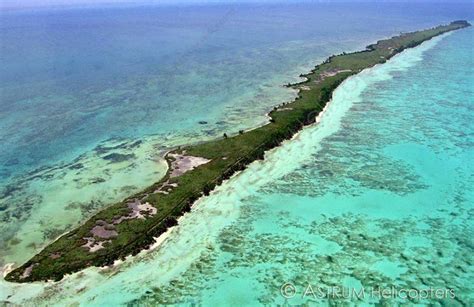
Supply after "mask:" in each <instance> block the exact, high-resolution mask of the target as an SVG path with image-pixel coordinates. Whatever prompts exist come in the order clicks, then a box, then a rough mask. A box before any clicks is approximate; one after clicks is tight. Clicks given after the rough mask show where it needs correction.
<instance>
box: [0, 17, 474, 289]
mask: <svg viewBox="0 0 474 307" xmlns="http://www.w3.org/2000/svg"><path fill="white" fill-rule="evenodd" d="M468 26H470V24H469V23H468V22H466V21H455V22H452V23H450V24H448V25H442V26H438V27H435V28H431V29H427V30H422V31H417V32H412V33H405V34H402V35H400V36H396V37H393V38H390V39H386V40H381V41H379V42H377V43H376V44H373V45H370V46H368V47H367V49H366V50H364V51H360V52H354V53H349V54H345V53H344V54H340V55H336V56H331V57H330V58H328V59H327V60H326V61H325V62H323V63H322V64H321V65H318V66H316V67H315V68H314V69H313V70H312V71H310V72H309V73H308V74H306V75H302V77H305V81H303V82H300V83H296V84H289V85H288V86H289V87H292V88H294V89H295V90H299V93H298V97H297V98H296V99H295V100H294V101H292V102H288V103H284V104H282V105H280V106H278V107H275V108H274V110H273V111H272V112H270V113H269V116H270V118H271V119H270V122H269V123H268V124H267V125H264V126H262V127H260V128H257V129H253V130H250V131H247V132H241V133H239V134H237V135H235V136H227V135H225V136H224V137H223V138H221V139H218V140H215V141H211V142H207V143H202V144H198V145H195V146H189V147H186V148H178V149H176V150H174V151H173V152H170V153H168V154H167V155H166V160H167V161H168V165H169V166H170V167H169V170H168V172H167V174H166V176H165V177H164V178H163V179H162V180H160V181H159V182H157V183H155V184H154V185H152V186H150V187H149V188H147V189H146V190H144V191H142V192H141V193H138V194H135V195H133V196H131V197H129V198H127V199H125V200H124V201H122V202H120V203H117V204H114V205H112V206H110V207H108V208H106V209H104V210H102V211H100V212H98V213H97V214H96V215H94V216H93V217H91V218H90V219H89V220H87V221H85V223H84V224H83V225H81V226H80V227H78V228H76V229H74V230H72V231H70V232H68V233H66V234H64V235H63V236H62V237H60V238H59V239H57V240H56V241H54V242H53V243H51V244H50V245H49V246H47V247H46V248H45V249H43V250H42V251H41V252H40V253H38V254H37V255H35V256H34V257H33V258H32V259H30V260H29V261H27V262H26V263H24V264H23V265H21V266H20V267H18V268H16V269H14V270H13V271H11V272H10V273H9V274H7V276H6V277H5V279H6V280H8V281H15V282H31V281H39V280H59V279H61V278H62V277H63V276H64V275H65V274H68V273H72V272H76V271H79V270H81V269H83V268H86V267H89V266H105V265H111V264H113V263H114V261H115V260H118V259H124V258H125V257H126V256H128V255H135V254H137V253H138V252H140V251H141V250H142V249H145V248H147V247H149V246H151V245H152V244H154V243H155V238H156V237H158V236H160V235H161V234H163V233H164V232H165V231H166V230H167V229H168V228H169V227H170V226H173V225H175V224H176V223H177V218H178V217H179V216H181V215H182V214H183V213H184V212H187V211H189V210H190V208H191V205H192V204H193V203H194V202H195V201H196V200H197V199H198V198H200V197H202V196H203V195H208V194H209V192H210V191H211V190H213V189H214V187H215V186H216V185H219V184H221V183H222V182H223V181H224V180H226V179H228V178H230V176H232V175H233V174H234V173H236V172H237V171H240V170H243V169H245V167H246V166H247V165H248V164H249V163H251V162H253V161H255V160H258V159H263V157H264V153H265V151H267V150H269V149H271V148H274V147H276V146H278V145H279V144H280V143H281V142H282V141H284V140H286V139H289V138H291V137H292V136H293V135H294V134H295V133H297V132H298V131H299V130H301V129H302V128H303V127H304V126H305V125H309V124H312V123H315V121H316V118H317V115H318V114H319V113H320V112H321V111H322V110H323V109H324V107H325V106H326V104H327V102H328V101H329V100H330V99H331V96H332V92H333V91H334V89H335V88H336V87H337V86H338V85H339V84H340V83H341V82H342V81H344V80H345V79H346V78H348V77H349V76H351V75H354V74H356V73H358V72H360V71H361V70H363V69H366V68H369V67H372V66H374V65H376V64H380V63H384V62H386V61H387V60H388V59H390V58H391V57H392V56H394V55H395V54H398V53H400V52H401V51H403V50H404V49H406V48H411V47H415V46H418V45H419V44H421V43H422V42H424V41H426V40H429V39H431V38H433V37H435V36H438V35H440V34H443V33H446V32H449V31H453V30H458V29H461V28H465V27H468ZM180 161H182V162H180Z"/></svg>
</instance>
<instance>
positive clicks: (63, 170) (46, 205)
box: [0, 4, 471, 267]
mask: <svg viewBox="0 0 474 307" xmlns="http://www.w3.org/2000/svg"><path fill="white" fill-rule="evenodd" d="M0 13H1V18H0V42H1V48H0V62H1V65H0V142H1V146H0V267H3V266H4V265H6V264H9V263H15V264H19V263H21V262H24V261H26V260H27V259H28V258H30V257H31V256H32V255H34V253H35V252H37V251H39V250H40V249H41V248H42V247H43V246H45V244H47V243H48V242H51V241H52V240H54V239H55V238H56V237H58V236H59V235H61V234H62V233H64V232H65V231H67V230H69V229H71V228H72V227H74V226H76V225H77V224H78V223H79V222H80V221H82V220H84V219H86V218H87V217H88V216H90V215H91V214H93V213H94V212H96V211H97V210H98V209H100V208H103V207H104V206H106V205H108V204H110V203H113V202H115V201H118V200H120V199H122V198H124V197H126V196H127V195H130V194H132V193H134V192H136V191H138V190H140V189H142V188H144V187H146V186H148V185H150V184H151V183H153V182H155V181H157V180H159V178H161V176H162V175H163V174H164V172H165V169H166V165H165V163H164V161H163V160H162V159H161V157H162V154H163V152H164V151H166V150H168V149H169V148H171V147H173V146H176V145H179V144H187V143H190V142H196V141H202V140H207V139H211V138H213V137H216V136H220V135H222V133H223V132H226V133H233V132H237V131H238V130H240V129H246V128H251V127H255V126H258V125H260V124H262V123H264V122H265V121H266V120H267V118H266V117H265V115H264V114H265V112H266V111H267V110H269V109H271V108H272V106H274V105H276V104H279V103H281V102H282V101H287V100H289V99H291V98H293V97H294V95H295V93H294V92H292V91H290V90H288V89H286V88H283V87H282V86H281V85H282V84H286V83H288V82H293V81H296V80H298V77H297V76H298V75H299V74H300V73H302V72H306V71H308V70H309V68H310V67H311V66H313V65H314V64H316V63H318V62H320V61H321V60H323V59H324V58H325V57H327V56H329V55H331V54H333V53H338V52H342V51H351V50H358V49H361V48H363V47H364V46H365V45H367V44H369V43H372V42H374V41H375V40H377V39H380V38H383V37H386V36H390V35H394V34H398V33H399V32H400V31H408V30H415V29H420V28H426V27H430V26H433V25H436V24H439V23H445V22H449V21H451V20H453V19H459V18H466V17H468V16H469V14H471V7H470V5H469V4H459V5H446V4H445V5H436V6H433V5H429V4H413V5H409V4H352V5H349V4H344V5H342V4H299V5H284V4H279V5H272V4H265V5H263V4H262V5H238V4H235V5H229V6H224V5H213V6H212V5H211V6H195V7H192V6H181V7H175V6H167V7H164V6H162V7H160V6H142V7H140V6H132V7H105V8H100V7H97V8H89V9H57V10H50V9H44V10H39V11H0ZM341 16H344V22H341V21H340V17H341ZM367 16H370V18H369V17H367Z"/></svg>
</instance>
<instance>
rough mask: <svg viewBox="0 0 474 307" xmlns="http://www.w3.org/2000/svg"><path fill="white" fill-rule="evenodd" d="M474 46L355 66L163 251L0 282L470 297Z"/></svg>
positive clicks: (230, 296) (216, 299)
mask: <svg viewBox="0 0 474 307" xmlns="http://www.w3.org/2000/svg"><path fill="white" fill-rule="evenodd" d="M473 46H474V31H473V30H472V29H467V30H462V31H458V32H455V33H452V34H448V35H444V36H443V37H439V38H435V39H433V40H431V41H429V42H426V43H424V44H423V45H422V46H420V47H417V48H415V49H411V50H408V51H406V52H404V53H402V54H401V55H398V56H396V57H395V58H393V59H392V60H391V61H389V62H388V63H387V64H385V65H380V66H377V67H375V68H373V69H370V70H366V71H363V72H362V73H360V74H359V75H357V76H355V77H352V78H350V79H349V80H347V81H346V82H344V83H343V84H342V85H341V86H340V87H339V88H338V89H337V90H336V92H335V93H334V99H333V101H332V103H331V105H330V106H329V108H328V110H327V112H326V113H325V114H324V115H323V117H322V121H321V123H320V124H319V125H315V126H312V127H309V128H307V129H304V130H303V131H302V132H301V133H300V134H298V136H297V137H295V138H294V139H293V140H291V141H288V142H285V144H284V145H283V146H282V147H280V148H277V149H275V150H272V151H271V152H269V153H268V154H267V155H266V159H265V161H263V162H256V163H253V164H252V165H251V166H250V167H249V169H248V170H246V171H245V172H243V173H241V174H239V175H238V176H235V177H233V178H232V179H231V180H229V181H228V182H226V183H225V184H223V185H222V186H220V187H218V188H217V189H216V191H215V192H213V193H212V195H211V196H210V197H207V198H204V199H202V200H200V201H199V202H198V203H197V204H196V206H195V207H194V208H193V210H192V212H191V213H189V214H186V215H185V216H184V217H183V218H182V219H181V220H180V224H179V226H178V227H176V228H174V229H173V230H172V231H171V233H170V234H169V236H168V238H167V239H166V240H165V242H164V243H163V245H162V246H160V247H159V248H158V249H155V250H153V251H150V252H144V253H142V254H140V255H138V256H137V257H134V258H130V259H128V260H127V261H125V262H124V263H122V264H120V265H118V266H116V267H115V268H110V269H103V270H99V269H95V268H90V269H87V270H85V271H84V272H81V273H77V274H74V275H73V276H70V277H67V278H66V279H65V280H64V281H62V282H60V283H56V284H47V286H46V287H45V285H44V284H41V283H38V284H30V285H17V286H13V287H12V285H5V284H2V285H1V286H2V287H3V288H2V289H3V292H5V293H8V295H10V296H9V298H8V299H9V300H11V301H13V302H22V300H23V299H25V300H24V301H23V302H27V303H33V302H34V303H42V304H46V303H58V304H62V303H73V302H80V303H82V304H109V305H110V304H125V303H141V304H144V303H150V304H154V303H178V304H191V303H198V304H204V305H211V304H214V305H215V304H233V305H237V304H245V305H256V304H275V303H280V304H281V303H285V299H284V298H283V297H282V295H281V294H280V287H281V285H282V284H284V283H286V282H291V283H293V284H294V285H295V287H296V290H297V291H298V292H297V295H296V296H295V297H292V298H290V299H288V300H287V301H286V302H288V303H293V304H298V303H303V302H307V301H308V300H313V299H312V298H310V297H305V298H302V297H301V294H302V292H303V291H304V290H305V287H306V286H307V284H308V283H309V284H311V285H312V286H313V287H314V288H316V287H320V288H322V289H327V288H328V287H330V286H340V287H347V288H354V289H358V290H360V289H361V288H362V287H364V289H370V288H371V287H377V286H378V287H381V288H389V287H391V286H394V287H396V288H398V289H400V288H408V289H410V288H429V287H432V288H435V289H453V290H454V293H455V295H456V298H457V300H458V301H454V300H448V301H445V302H447V303H448V304H450V305H455V304H459V303H461V302H463V303H465V304H467V305H470V304H473V303H474V297H472V293H474V289H473V288H472V284H473V283H472V281H473V278H474V269H473V266H472V258H471V257H470V256H471V255H472V253H473V246H474V244H473V243H474V242H473V241H472V238H473V237H474V234H473V229H474V228H473V222H472V221H473V216H472V215H473V213H474V208H473V204H474V193H473V192H472V189H470V188H469V187H470V186H473V184H474V182H473V181H474V165H473V161H472V156H473V146H472V145H473V141H474V130H473V127H472V125H471V124H470V123H472V121H473V114H474V113H473V112H472V111H473V103H474V101H473V100H472V97H474V95H473V92H472V87H471V86H470V85H471V84H473V82H474V72H473V65H472V64H473V63H472V61H473V59H472V54H471V51H472V48H473ZM447 67H449V68H450V69H449V73H447ZM453 67H456V69H452V68H453ZM400 89H403V91H401V90H400ZM367 291H368V290H367ZM340 300H343V299H337V298H332V299H329V300H328V299H326V298H317V299H316V301H317V302H319V303H322V304H326V303H331V302H334V301H340ZM377 300H378V299H377V297H376V296H370V295H367V296H366V297H365V299H364V301H363V302H364V303H367V304H369V303H374V302H376V301H377ZM389 301H390V302H392V303H393V302H394V299H390V300H389ZM432 302H433V300H430V299H426V300H423V301H421V303H432Z"/></svg>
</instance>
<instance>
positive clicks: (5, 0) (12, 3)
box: [0, 0, 474, 8]
mask: <svg viewBox="0 0 474 307" xmlns="http://www.w3.org/2000/svg"><path fill="white" fill-rule="evenodd" d="M344 1H346V2H364V1H367V0H337V1H334V0H306V2H344ZM369 1H371V2H451V1H453V0H369ZM472 1H474V0H457V1H456V0H454V1H453V2H472ZM222 2H225V3H239V2H241V3H242V2H246V3H248V2H287V3H291V2H297V1H294V0H138V1H134V0H0V8H27V7H46V6H78V5H87V6H89V5H103V4H115V3H116V4H124V3H125V4H133V3H153V4H173V3H180V4H182V3H192V4H196V3H222ZM298 2H299V1H298Z"/></svg>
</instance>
